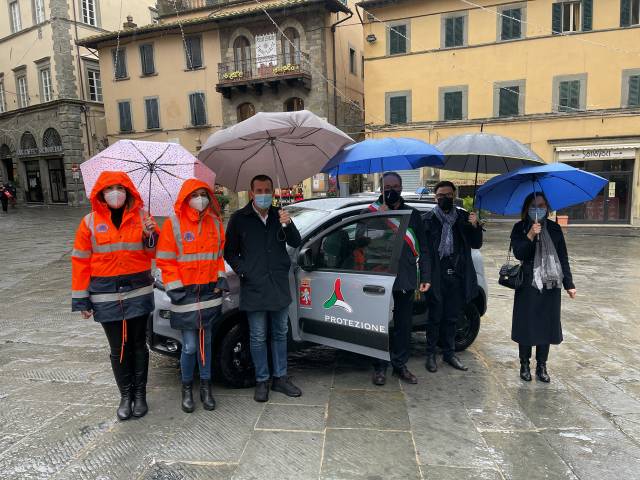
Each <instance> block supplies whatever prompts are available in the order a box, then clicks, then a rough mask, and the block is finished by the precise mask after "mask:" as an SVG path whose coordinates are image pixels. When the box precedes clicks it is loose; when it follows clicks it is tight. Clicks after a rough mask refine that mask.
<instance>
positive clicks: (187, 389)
mask: <svg viewBox="0 0 640 480" xmlns="http://www.w3.org/2000/svg"><path fill="white" fill-rule="evenodd" d="M195 409H196V405H195V403H193V383H183V384H182V411H183V412H186V413H191V412H193V411H194V410H195Z"/></svg>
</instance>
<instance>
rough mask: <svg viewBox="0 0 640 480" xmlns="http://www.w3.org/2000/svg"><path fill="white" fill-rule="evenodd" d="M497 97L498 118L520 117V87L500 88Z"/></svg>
mask: <svg viewBox="0 0 640 480" xmlns="http://www.w3.org/2000/svg"><path fill="white" fill-rule="evenodd" d="M498 95H499V100H498V101H499V102H500V104H499V108H498V116H500V117H512V116H514V115H520V108H519V101H520V87H519V86H518V85H512V86H508V87H502V88H500V92H499V94H498Z"/></svg>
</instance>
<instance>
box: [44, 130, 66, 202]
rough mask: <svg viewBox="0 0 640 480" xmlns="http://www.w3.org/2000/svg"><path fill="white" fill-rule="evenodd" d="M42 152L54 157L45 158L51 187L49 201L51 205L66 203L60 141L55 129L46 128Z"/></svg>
mask: <svg viewBox="0 0 640 480" xmlns="http://www.w3.org/2000/svg"><path fill="white" fill-rule="evenodd" d="M42 151H43V152H45V153H47V154H49V155H52V156H55V157H54V158H47V165H48V167H49V184H50V186H51V201H52V202H53V203H67V182H66V179H65V172H64V161H63V159H62V156H61V154H62V151H63V150H62V140H61V139H60V134H58V131H57V130H56V129H55V128H47V129H46V130H45V131H44V135H43V136H42Z"/></svg>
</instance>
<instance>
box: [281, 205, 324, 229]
mask: <svg viewBox="0 0 640 480" xmlns="http://www.w3.org/2000/svg"><path fill="white" fill-rule="evenodd" d="M285 208H286V210H287V212H289V215H291V218H292V219H293V221H294V222H295V224H296V227H297V228H298V231H299V232H300V233H304V232H305V231H307V230H308V229H309V228H311V227H313V225H315V224H316V223H317V222H318V221H319V220H320V219H322V218H325V217H326V216H327V215H329V212H328V211H327V210H317V209H315V208H307V207H302V206H296V205H289V206H288V207H285Z"/></svg>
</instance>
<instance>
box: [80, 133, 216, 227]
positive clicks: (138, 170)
mask: <svg viewBox="0 0 640 480" xmlns="http://www.w3.org/2000/svg"><path fill="white" fill-rule="evenodd" d="M80 170H81V171H82V179H83V181H84V188H85V191H86V192H87V198H89V196H90V194H91V191H92V190H93V186H94V184H95V183H96V180H97V179H98V177H99V176H100V174H101V173H102V172H103V171H120V172H125V173H127V174H128V175H129V178H131V181H132V182H133V184H134V185H135V186H136V188H137V189H138V191H139V192H140V196H141V197H142V199H143V201H144V204H145V208H146V209H147V210H148V211H149V213H151V215H158V216H169V215H172V214H173V204H174V203H175V201H176V198H177V197H178V193H179V192H180V187H182V184H183V182H184V181H185V180H186V179H188V178H193V177H196V178H199V179H200V180H203V181H204V182H206V183H207V184H209V185H210V186H211V187H212V188H213V185H214V183H215V179H216V175H215V173H213V172H212V171H211V170H210V169H209V168H207V167H206V166H204V165H203V164H202V163H201V162H199V161H198V159H197V158H196V157H194V156H193V155H191V153H189V152H188V151H187V150H185V149H184V148H183V147H181V146H180V145H178V144H176V143H166V142H146V141H142V140H118V141H117V142H116V143H114V144H113V145H111V146H109V147H108V148H106V149H105V150H103V151H101V152H100V153H98V154H97V155H95V156H94V157H92V158H90V159H89V160H87V161H86V162H83V163H82V164H81V165H80Z"/></svg>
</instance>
